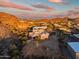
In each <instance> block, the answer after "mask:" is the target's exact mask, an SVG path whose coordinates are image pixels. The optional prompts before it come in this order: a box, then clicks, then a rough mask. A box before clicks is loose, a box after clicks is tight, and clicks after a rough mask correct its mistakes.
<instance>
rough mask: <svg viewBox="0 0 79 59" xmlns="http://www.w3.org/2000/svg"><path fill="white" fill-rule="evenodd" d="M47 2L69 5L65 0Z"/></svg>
mask: <svg viewBox="0 0 79 59" xmlns="http://www.w3.org/2000/svg"><path fill="white" fill-rule="evenodd" d="M48 1H49V2H53V3H57V4H60V5H69V3H68V2H66V1H65V0H48Z"/></svg>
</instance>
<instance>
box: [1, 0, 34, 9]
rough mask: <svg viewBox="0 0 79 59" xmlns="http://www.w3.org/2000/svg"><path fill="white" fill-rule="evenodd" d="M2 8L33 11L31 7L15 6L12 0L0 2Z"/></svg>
mask: <svg viewBox="0 0 79 59" xmlns="http://www.w3.org/2000/svg"><path fill="white" fill-rule="evenodd" d="M0 7H8V8H16V9H21V10H29V11H32V10H33V9H32V8H30V7H26V6H22V5H18V4H15V3H13V2H11V1H10V0H2V1H1V0H0Z"/></svg>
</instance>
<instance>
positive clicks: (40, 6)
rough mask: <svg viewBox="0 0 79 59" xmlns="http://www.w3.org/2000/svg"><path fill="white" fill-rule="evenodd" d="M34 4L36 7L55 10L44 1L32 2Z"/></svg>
mask: <svg viewBox="0 0 79 59" xmlns="http://www.w3.org/2000/svg"><path fill="white" fill-rule="evenodd" d="M32 6H33V7H35V8H40V9H46V10H48V11H52V10H54V8H52V7H50V6H48V5H46V4H43V3H37V4H32Z"/></svg>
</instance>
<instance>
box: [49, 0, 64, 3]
mask: <svg viewBox="0 0 79 59" xmlns="http://www.w3.org/2000/svg"><path fill="white" fill-rule="evenodd" d="M49 2H55V3H60V2H63V0H49Z"/></svg>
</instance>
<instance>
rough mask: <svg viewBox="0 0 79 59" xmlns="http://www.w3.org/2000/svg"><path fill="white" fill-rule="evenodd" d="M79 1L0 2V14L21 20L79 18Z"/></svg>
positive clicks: (20, 0) (15, 0) (4, 0)
mask: <svg viewBox="0 0 79 59" xmlns="http://www.w3.org/2000/svg"><path fill="white" fill-rule="evenodd" d="M78 10H79V0H0V12H6V13H10V14H13V15H16V16H17V17H19V18H23V19H26V18H35V19H38V18H51V17H56V16H59V17H61V16H70V17H75V16H79V11H78Z"/></svg>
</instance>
